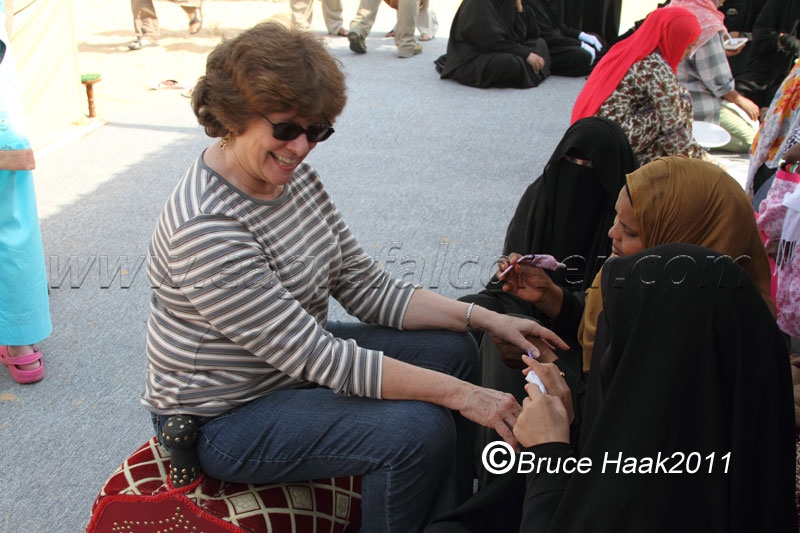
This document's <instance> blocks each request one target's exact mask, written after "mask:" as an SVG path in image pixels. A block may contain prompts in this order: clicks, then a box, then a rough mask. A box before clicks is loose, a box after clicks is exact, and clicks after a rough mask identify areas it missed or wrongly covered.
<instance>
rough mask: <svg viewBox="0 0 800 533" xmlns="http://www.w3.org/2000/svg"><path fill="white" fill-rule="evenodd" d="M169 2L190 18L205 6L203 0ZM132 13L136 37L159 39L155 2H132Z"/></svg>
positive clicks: (145, 0)
mask: <svg viewBox="0 0 800 533" xmlns="http://www.w3.org/2000/svg"><path fill="white" fill-rule="evenodd" d="M169 1H170V2H172V3H173V4H178V5H180V6H181V8H182V9H183V10H184V11H185V12H186V14H187V15H188V16H192V15H193V14H194V12H195V10H196V9H197V8H199V7H202V6H203V0H169ZM131 12H132V13H133V27H134V29H135V30H136V37H137V38H139V37H147V38H148V39H158V36H159V28H158V16H157V15H156V8H155V6H154V5H153V0H131Z"/></svg>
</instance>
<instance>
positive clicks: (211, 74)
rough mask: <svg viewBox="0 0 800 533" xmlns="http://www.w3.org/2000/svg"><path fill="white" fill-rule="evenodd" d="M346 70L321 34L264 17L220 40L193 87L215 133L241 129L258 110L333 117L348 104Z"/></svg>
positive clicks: (200, 113) (196, 106)
mask: <svg viewBox="0 0 800 533" xmlns="http://www.w3.org/2000/svg"><path fill="white" fill-rule="evenodd" d="M345 90H346V87H345V83H344V74H342V71H341V69H340V68H339V62H338V61H337V60H336V59H334V58H333V57H332V56H331V55H330V54H329V53H328V52H327V51H326V50H325V47H324V45H323V44H322V41H321V39H320V38H318V37H316V36H315V35H313V34H311V33H308V32H306V31H302V30H296V29H290V28H287V27H285V26H284V25H282V24H280V23H277V22H264V23H261V24H258V25H256V26H254V27H252V28H250V29H249V30H246V31H244V32H242V33H241V34H239V35H237V36H236V37H234V38H233V39H230V40H228V41H224V42H222V43H220V44H219V45H218V46H217V47H216V48H215V49H214V50H213V51H212V52H211V53H210V54H209V56H208V60H207V61H206V72H205V75H204V76H202V77H201V78H200V79H199V80H198V82H197V85H196V86H195V88H194V91H193V92H192V109H193V110H194V114H195V115H196V116H197V120H198V122H199V123H200V125H201V126H203V128H204V129H205V131H206V134H208V135H209V136H210V137H224V136H225V135H227V134H228V133H233V134H234V135H235V134H237V133H241V132H242V131H243V130H244V128H245V126H246V125H247V123H248V122H249V121H251V120H252V119H253V118H254V117H255V116H256V115H258V114H261V115H268V114H270V113H282V112H286V111H294V112H295V113H296V115H297V116H298V117H302V118H304V119H306V120H308V121H310V122H312V123H322V122H329V123H331V124H332V123H333V122H334V120H335V119H336V117H337V116H338V115H339V114H340V113H341V112H342V109H344V105H345V102H346V101H347V97H346V96H345Z"/></svg>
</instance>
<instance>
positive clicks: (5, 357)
mask: <svg viewBox="0 0 800 533" xmlns="http://www.w3.org/2000/svg"><path fill="white" fill-rule="evenodd" d="M33 349H34V350H35V351H34V352H33V353H31V354H27V355H20V356H19V357H11V355H10V354H9V353H8V346H0V363H3V364H4V365H6V366H7V367H8V371H9V372H10V373H11V377H12V378H14V381H16V382H17V383H36V382H37V381H40V380H41V379H42V378H43V377H44V362H43V361H42V352H40V351H39V348H37V347H36V346H34V347H33ZM36 361H39V368H34V369H33V370H22V369H21V368H19V366H18V365H29V364H31V363H35V362H36Z"/></svg>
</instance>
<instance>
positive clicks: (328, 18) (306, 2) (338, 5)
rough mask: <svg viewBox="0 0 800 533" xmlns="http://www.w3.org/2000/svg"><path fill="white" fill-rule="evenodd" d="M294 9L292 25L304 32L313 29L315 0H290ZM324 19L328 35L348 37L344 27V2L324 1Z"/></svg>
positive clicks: (339, 0)
mask: <svg viewBox="0 0 800 533" xmlns="http://www.w3.org/2000/svg"><path fill="white" fill-rule="evenodd" d="M290 5H291V7H292V24H293V25H294V26H296V27H298V28H300V29H302V30H308V29H309V28H310V27H311V20H312V18H313V16H314V0H290ZM322 18H323V19H324V20H325V27H326V28H328V33H330V34H331V35H338V36H339V37H347V30H345V29H344V28H343V27H342V0H322Z"/></svg>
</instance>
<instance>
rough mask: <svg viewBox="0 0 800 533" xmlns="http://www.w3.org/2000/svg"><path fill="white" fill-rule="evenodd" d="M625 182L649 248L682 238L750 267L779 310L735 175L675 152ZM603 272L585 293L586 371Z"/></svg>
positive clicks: (750, 212)
mask: <svg viewBox="0 0 800 533" xmlns="http://www.w3.org/2000/svg"><path fill="white" fill-rule="evenodd" d="M626 181H627V188H628V194H629V195H630V198H631V204H632V205H633V216H634V218H635V219H636V222H637V224H638V225H639V229H640V235H641V237H642V244H643V245H644V248H645V249H646V248H652V247H653V246H658V245H660V244H667V243H671V242H682V243H688V244H696V245H698V246H703V247H705V248H711V249H713V250H716V251H717V252H720V253H722V254H725V255H728V256H730V257H731V258H732V259H734V260H736V262H737V263H738V264H739V266H740V267H742V269H743V270H744V271H745V272H747V274H748V275H749V276H750V278H751V279H752V280H753V282H754V283H755V285H756V287H757V288H758V290H759V292H760V293H761V296H763V298H764V301H765V302H766V303H767V305H768V306H769V308H770V311H772V314H773V316H774V315H775V302H773V300H772V297H771V296H770V283H771V277H772V276H771V274H770V269H769V261H768V259H767V253H766V250H765V249H764V243H763V241H762V240H761V236H760V235H759V232H758V226H757V225H756V219H755V214H754V211H753V207H752V205H751V204H750V200H749V198H748V197H747V194H746V193H745V192H744V189H742V187H741V185H739V183H737V182H736V180H734V179H733V178H732V177H731V176H730V175H729V174H728V173H727V172H725V171H724V170H723V169H721V168H719V167H717V166H716V165H713V164H712V163H708V162H706V161H703V160H701V159H690V158H688V157H684V156H672V157H662V158H659V159H656V160H655V161H652V162H650V163H648V164H647V165H644V166H643V167H641V168H640V169H638V170H636V171H634V172H632V173H630V174H628V176H627V179H626ZM601 272H602V271H601ZM600 275H601V274H599V273H598V275H597V277H596V278H595V281H594V283H592V287H593V288H592V289H590V290H588V291H587V293H586V308H585V309H584V314H583V320H582V321H581V328H580V331H579V332H578V338H579V339H580V340H581V345H582V346H583V369H584V371H588V369H589V362H590V361H591V357H592V348H593V347H594V334H595V328H596V326H597V317H598V316H599V315H600V311H601V310H602V307H603V298H602V295H601V294H600V288H599V287H600Z"/></svg>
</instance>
